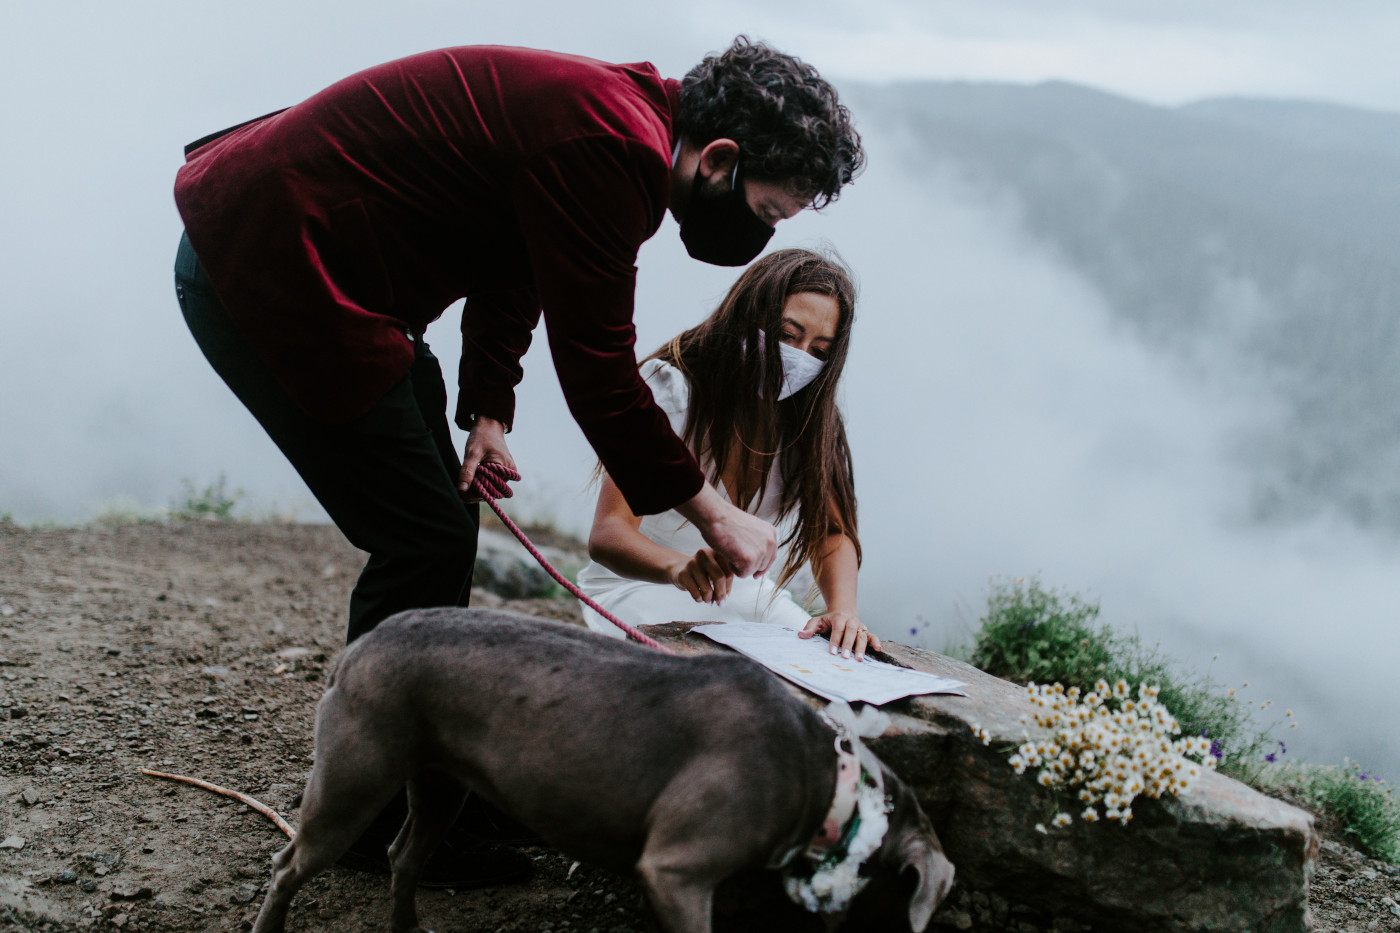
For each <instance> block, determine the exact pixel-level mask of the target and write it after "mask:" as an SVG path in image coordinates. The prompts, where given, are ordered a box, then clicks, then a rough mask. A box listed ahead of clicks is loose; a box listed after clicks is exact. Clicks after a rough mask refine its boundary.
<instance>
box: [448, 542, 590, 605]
mask: <svg viewBox="0 0 1400 933" xmlns="http://www.w3.org/2000/svg"><path fill="white" fill-rule="evenodd" d="M540 552H541V553H542V554H544V556H545V557H546V558H548V559H549V561H550V563H552V564H554V565H555V566H556V567H560V568H561V569H563V570H564V571H565V572H566V574H567V569H568V568H569V567H580V566H582V565H583V564H584V563H586V562H587V556H586V555H585V556H581V555H579V554H576V553H574V552H571V551H565V550H562V549H560V548H552V547H541V548H540ZM472 586H474V587H480V588H481V589H484V590H486V591H487V592H490V593H495V594H496V595H497V596H500V597H503V598H505V599H533V598H537V597H540V596H547V595H549V593H550V592H552V591H553V590H554V588H555V587H556V586H557V584H556V583H555V582H554V580H553V578H551V577H550V575H549V574H547V573H545V572H544V570H542V569H541V568H540V565H539V563H538V562H537V561H536V560H535V559H534V558H533V557H531V556H530V552H529V551H527V550H525V548H524V547H522V546H521V544H520V542H519V541H517V540H515V538H514V537H513V536H512V535H510V534H507V533H505V532H500V531H492V530H488V529H485V528H483V529H482V530H481V531H480V533H479V534H478V536H477V545H476V569H475V571H473V574H472Z"/></svg>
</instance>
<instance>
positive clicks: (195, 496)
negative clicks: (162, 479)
mask: <svg viewBox="0 0 1400 933" xmlns="http://www.w3.org/2000/svg"><path fill="white" fill-rule="evenodd" d="M242 497H243V490H241V489H236V490H234V491H233V492H229V490H228V477H226V476H224V474H222V473H220V474H219V478H218V479H216V480H215V481H214V482H212V483H210V484H209V485H208V486H205V487H204V488H203V489H199V490H197V489H195V486H194V484H193V483H191V482H190V481H189V480H188V479H183V480H181V481H180V496H179V498H177V499H175V500H173V501H172V502H171V505H170V516H171V518H180V519H203V520H205V521H227V520H228V519H230V518H232V517H233V509H234V506H236V505H238V500H239V499H241V498H242Z"/></svg>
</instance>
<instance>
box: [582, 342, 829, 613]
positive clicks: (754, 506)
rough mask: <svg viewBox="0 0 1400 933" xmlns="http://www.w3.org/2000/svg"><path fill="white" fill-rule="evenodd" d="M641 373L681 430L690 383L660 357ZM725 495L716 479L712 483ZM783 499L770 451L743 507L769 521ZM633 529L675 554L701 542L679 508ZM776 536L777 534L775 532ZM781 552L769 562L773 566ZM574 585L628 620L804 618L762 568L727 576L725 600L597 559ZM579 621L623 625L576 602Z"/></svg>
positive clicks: (706, 464)
mask: <svg viewBox="0 0 1400 933" xmlns="http://www.w3.org/2000/svg"><path fill="white" fill-rule="evenodd" d="M641 372H642V378H643V379H644V380H646V383H647V385H648V386H650V387H651V394H652V396H653V397H655V399H656V403H657V404H658V405H660V406H661V410H662V411H664V412H666V415H667V416H668V417H669V418H670V419H671V428H672V430H674V431H675V432H676V434H677V436H680V435H681V434H682V432H684V430H685V418H686V412H687V409H688V408H689V405H690V384H689V383H688V382H687V381H686V379H685V376H684V375H683V374H682V373H681V371H680V370H678V369H676V368H675V367H674V366H672V365H671V364H669V363H666V362H663V361H661V360H647V361H646V362H645V363H643V364H642V369H641ZM713 466H714V464H713V462H712V461H711V460H710V458H709V457H704V458H702V459H701V461H700V469H701V470H703V471H705V474H706V475H707V476H708V475H709V474H710V472H711V470H712V468H713ZM717 488H718V489H719V492H720V494H721V495H726V496H727V494H726V493H725V491H724V487H723V486H722V485H720V486H717ZM781 499H782V476H781V475H780V471H779V469H778V465H777V462H776V459H775V461H774V464H773V470H772V473H771V474H770V475H769V477H768V486H767V491H766V492H765V493H764V494H763V497H762V500H761V501H759V502H756V503H750V505H749V512H750V513H751V514H753V515H756V516H757V517H759V518H761V519H763V520H764V521H767V522H770V523H773V524H776V523H777V518H778V503H779V502H780V501H781ZM638 530H639V531H640V532H641V533H642V534H644V535H646V536H647V537H648V538H650V539H651V540H652V541H654V542H656V543H657V544H660V545H661V546H663V547H668V548H671V549H672V550H675V551H679V552H680V553H682V554H694V553H695V552H696V551H698V550H700V549H701V548H704V547H708V545H707V544H706V543H705V539H704V538H702V537H701V536H700V532H699V531H698V530H697V529H696V527H695V526H694V525H692V524H691V523H690V522H689V521H688V520H686V519H685V517H683V516H682V515H681V514H680V513H679V512H676V511H670V512H663V513H661V514H660V515H644V516H642V523H641V525H640V527H639V528H638ZM779 537H781V534H780V535H779ZM781 565H782V564H781V559H780V560H778V561H775V562H774V567H780V566H781ZM578 585H579V589H581V590H583V592H584V593H586V594H587V595H588V596H589V597H590V598H592V599H593V600H595V601H596V602H597V603H598V604H599V605H600V606H602V607H603V608H604V609H606V610H608V611H609V612H611V613H612V614H613V615H615V616H617V617H618V618H619V619H621V620H622V621H624V622H626V623H627V624H628V625H652V624H655V623H658V622H771V623H774V624H776V625H784V626H787V627H788V628H796V629H800V628H802V627H803V626H804V625H806V624H807V622H808V621H809V620H810V618H811V617H810V616H809V615H808V614H807V611H806V610H805V609H803V608H802V607H801V606H799V605H798V604H797V601H796V600H794V599H793V598H792V595H791V594H789V593H788V591H787V590H784V589H780V588H779V587H778V586H777V584H776V583H774V581H773V580H772V579H770V578H769V577H767V576H764V577H761V578H759V579H757V580H755V579H753V578H751V577H750V578H744V579H740V578H738V577H736V578H735V579H734V584H733V588H732V589H731V590H730V591H729V596H728V597H727V598H726V599H725V601H724V604H723V605H720V606H716V605H712V604H710V603H697V602H696V601H695V600H694V599H693V598H692V597H691V595H690V594H689V593H687V592H686V591H685V590H682V589H680V588H678V587H674V586H671V585H670V584H669V583H648V582H646V581H645V580H632V579H629V578H627V577H620V576H618V575H617V574H615V573H613V572H612V571H611V570H609V569H607V568H606V567H604V566H603V565H601V564H599V563H598V562H597V561H593V562H590V563H589V564H588V566H586V567H584V568H583V569H582V570H580V571H579V575H578ZM582 608H583V621H584V622H586V623H587V624H588V627H589V628H590V629H592V630H593V631H595V632H602V633H603V634H605V635H613V636H615V637H617V638H623V637H625V636H624V635H623V633H622V630H621V629H620V628H618V627H617V626H616V625H613V624H612V623H611V622H609V621H608V620H607V619H604V618H603V617H602V616H600V615H599V614H598V613H596V612H594V611H593V610H592V609H591V608H589V607H588V606H587V605H583V607H582Z"/></svg>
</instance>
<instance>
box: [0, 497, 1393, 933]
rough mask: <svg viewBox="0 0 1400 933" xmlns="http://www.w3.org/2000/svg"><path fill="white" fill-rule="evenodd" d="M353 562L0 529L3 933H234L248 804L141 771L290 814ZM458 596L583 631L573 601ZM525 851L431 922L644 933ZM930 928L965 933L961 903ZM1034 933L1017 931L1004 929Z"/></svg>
mask: <svg viewBox="0 0 1400 933" xmlns="http://www.w3.org/2000/svg"><path fill="white" fill-rule="evenodd" d="M556 543H557V542H556ZM362 559H363V557H362V555H361V554H360V552H358V551H356V550H355V549H354V548H352V547H351V546H350V545H349V544H348V543H346V541H345V540H344V538H342V537H341V535H340V534H339V532H337V531H336V530H335V529H334V528H330V527H326V526H315V525H274V524H244V523H207V524H206V523H172V524H122V525H112V526H105V527H104V526H101V525H95V526H90V527H84V528H75V529H26V528H22V527H20V526H17V525H14V524H13V523H8V522H3V523H0V742H3V745H0V931H3V930H6V929H14V928H18V929H22V930H42V931H54V933H57V931H70V930H90V929H95V930H102V929H114V928H115V929H123V930H142V931H161V933H164V931H169V933H176V931H179V933H184V931H205V930H207V931H225V930H229V931H235V930H245V929H248V928H249V927H250V921H251V919H252V917H253V915H254V913H255V911H256V909H257V906H258V905H259V903H260V902H261V899H262V894H263V892H264V890H265V884H266V879H267V873H268V857H269V856H270V855H271V854H272V853H273V852H274V851H275V850H276V849H277V848H279V847H280V846H282V845H283V844H284V843H285V839H284V837H283V836H282V835H281V833H279V832H278V831H277V830H276V828H275V827H274V826H273V825H272V824H271V822H269V821H268V820H267V819H266V818H265V817H263V816H261V815H259V814H257V813H255V812H253V811H251V810H249V809H247V808H246V807H244V806H242V805H241V804H238V803H235V802H233V801H231V800H227V799H225V798H222V797H218V796H215V795H212V794H210V793H208V792H206V791H203V790H199V789H196V788H193V787H188V786H185V785H175V784H171V783H169V782H165V781H160V780H156V779H152V778H149V777H145V776H143V775H142V774H141V773H140V769H141V768H148V769H153V770H161V771H171V772H176V773H180V774H187V775H191V776H195V777H199V778H203V779H205V780H208V781H212V782H214V783H216V784H220V785H223V786H225V787H229V788H234V789H238V790H242V791H244V792H246V793H249V794H252V795H253V796H254V797H257V798H258V799H260V800H262V801H263V802H264V803H267V804H269V805H270V806H272V807H274V808H275V809H278V810H279V811H281V812H284V813H287V814H288V815H292V814H291V813H290V812H289V811H291V809H292V808H291V803H292V801H293V798H294V796H295V795H296V794H297V792H298V791H299V790H300V789H301V786H302V784H303V783H304V781H305V778H306V774H307V771H308V769H309V767H310V759H309V755H310V752H311V727H312V717H313V714H314V709H315V703H316V700H317V698H318V697H319V695H320V693H321V690H322V687H323V683H324V679H325V675H326V672H327V670H328V665H329V664H330V662H331V660H332V659H333V658H334V656H335V654H336V652H337V651H338V649H339V648H340V646H341V645H342V644H343V641H344V615H345V605H346V601H347V598H348V594H349V590H350V587H351V585H352V584H353V582H354V579H355V576H356V574H357V573H358V570H359V567H360V564H361V562H362ZM474 599H475V600H476V604H477V605H503V606H505V607H507V608H511V609H516V610H518V611H523V612H529V613H532V614H535V615H542V616H548V617H551V618H560V619H570V620H573V621H577V620H578V615H577V610H576V608H575V606H574V604H573V603H572V601H567V602H566V601H550V600H521V601H513V602H506V601H504V600H502V599H500V598H499V597H497V596H494V595H493V594H490V593H477V594H475V595H474ZM524 851H525V852H526V853H527V854H528V855H530V856H531V857H532V858H533V859H534V860H535V866H536V870H535V873H534V877H533V878H532V879H531V880H529V881H528V882H525V883H522V884H517V885H509V886H503V887H499V888H494V889H489V890H478V891H459V892H449V891H421V892H420V894H419V909H420V912H421V914H422V918H423V922H424V924H425V925H426V926H429V927H433V928H436V929H438V930H440V931H448V930H470V931H477V930H481V931H504V933H523V931H530V933H575V931H577V933H589V931H595V933H630V931H634V930H637V931H640V930H643V929H646V928H647V918H646V914H645V910H644V909H643V907H642V905H641V901H640V897H639V894H638V891H637V888H636V887H635V886H634V885H633V884H632V883H631V881H630V880H628V879H624V878H620V877H617V876H613V875H609V874H606V873H603V872H600V871H597V870H594V869H592V868H589V867H588V866H578V865H575V864H574V863H573V862H571V861H570V860H569V859H567V858H565V857H564V856H562V855H560V854H558V853H556V852H552V851H549V850H546V849H526V850H524ZM1314 894H1315V896H1314V902H1313V911H1314V915H1315V917H1316V919H1317V929H1318V930H1321V931H1360V930H1389V931H1400V904H1397V901H1400V870H1397V869H1395V868H1394V866H1384V865H1381V864H1380V863H1377V862H1374V861H1368V860H1366V859H1364V858H1362V857H1361V856H1359V854H1357V853H1355V852H1353V851H1352V850H1350V849H1347V848H1345V847H1344V846H1341V845H1339V844H1337V843H1335V842H1329V843H1327V844H1326V845H1325V846H1324V849H1323V856H1322V859H1321V861H1320V865H1319V870H1318V875H1317V877H1316V879H1315V881H1314ZM967 901H968V899H967V897H966V896H964V897H961V898H959V900H958V903H959V904H965V903H967ZM387 910H388V881H387V878H385V877H383V876H375V875H367V874H361V873H356V872H350V871H346V870H344V869H340V868H335V869H332V870H330V871H328V872H326V873H324V874H323V875H321V876H320V877H319V878H317V879H316V880H315V881H313V882H312V883H311V884H310V885H309V886H308V887H307V888H306V889H305V890H304V891H303V893H302V894H301V895H300V896H299V897H298V899H297V900H296V901H295V902H294V904H293V907H292V915H291V921H290V923H289V925H288V926H289V929H291V930H299V931H323V930H324V931H337V933H339V931H360V930H365V931H371V930H372V931H379V930H382V929H384V928H385V923H386V918H387ZM936 919H937V921H938V924H937V925H938V926H939V927H940V928H944V929H949V928H958V929H970V928H976V927H974V926H973V925H972V922H971V918H970V916H969V912H968V911H964V910H960V909H957V905H956V904H954V905H950V908H949V909H948V910H945V911H943V912H941V913H940V915H939V917H938V918H936ZM1045 919H1048V918H1045ZM1048 926H1049V924H1048V923H1045V924H1042V923H1034V924H1033V923H1030V922H1028V921H1027V920H1026V918H1025V917H1024V916H1023V917H1022V918H1021V919H1020V920H1019V921H1017V926H1015V927H1014V929H1018V930H1036V929H1041V928H1048ZM779 928H782V927H781V925H779Z"/></svg>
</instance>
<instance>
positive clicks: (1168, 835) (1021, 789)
mask: <svg viewBox="0 0 1400 933" xmlns="http://www.w3.org/2000/svg"><path fill="white" fill-rule="evenodd" d="M693 624H695V623H670V624H667V625H658V626H648V627H647V631H648V633H650V634H652V635H653V636H655V637H656V638H657V639H658V640H659V641H661V642H662V643H663V644H666V645H668V646H669V647H671V648H673V649H674V650H676V651H678V652H682V653H708V652H715V651H726V650H728V649H726V648H723V647H721V646H720V645H717V644H715V643H714V642H712V641H710V640H709V639H706V638H704V637H703V636H700V635H690V634H687V633H688V631H689V629H690V628H691V626H692V625H693ZM887 649H888V650H887V652H886V658H887V659H888V660H891V661H893V662H895V663H897V664H901V665H904V666H907V667H911V668H915V669H917V670H922V671H928V672H929V673H931V674H938V675H941V676H944V677H952V678H954V679H956V680H960V681H962V682H963V683H965V684H967V693H968V696H967V697H954V696H928V697H917V698H912V699H909V700H903V701H900V702H898V703H893V704H890V705H889V706H886V707H885V711H886V712H888V713H891V714H892V715H891V718H892V724H891V726H890V728H889V729H887V730H886V732H885V734H884V735H883V736H881V737H880V738H877V739H873V740H871V741H870V742H869V744H870V746H871V748H872V749H874V751H875V752H876V754H878V755H879V756H880V757H881V758H882V759H883V760H884V761H885V762H886V763H887V764H888V765H889V766H890V767H891V768H893V769H894V770H895V771H896V772H897V773H898V774H899V775H900V776H901V777H902V778H903V779H904V780H905V781H906V782H908V783H909V784H910V785H911V786H912V787H913V788H914V791H915V793H916V794H917V795H918V798H919V802H920V804H921V805H922V806H923V807H924V809H925V810H926V811H927V812H928V814H929V816H930V817H931V818H932V819H933V822H934V826H935V827H936V828H937V830H938V834H939V837H940V838H941V839H942V841H943V845H944V848H945V849H946V851H947V854H948V857H949V858H950V859H952V861H953V864H954V865H955V866H956V867H957V872H958V880H959V882H960V884H962V885H965V886H968V887H970V888H972V889H974V890H982V891H987V892H990V893H993V894H996V895H1000V896H1002V897H1005V898H1006V899H1008V900H1010V901H1013V902H1015V903H1020V904H1025V905H1027V906H1029V907H1032V908H1035V909H1037V910H1039V911H1042V912H1044V913H1046V914H1048V915H1050V916H1053V917H1057V918H1065V919H1066V920H1075V921H1078V922H1080V923H1083V924H1088V925H1091V926H1092V927H1093V928H1094V929H1096V930H1132V931H1135V933H1137V931H1141V933H1158V931H1161V933H1167V931H1171V933H1178V931H1180V933H1185V931H1192V933H1194V931H1202V933H1203V931H1207V930H1209V931H1241V933H1243V931H1261V933H1262V931H1268V933H1293V931H1305V930H1309V929H1310V928H1311V923H1310V918H1309V914H1308V885H1309V882H1310V880H1311V878H1312V873H1313V866H1314V861H1315V859H1316V857H1317V852H1318V835H1317V833H1316V831H1315V830H1314V828H1313V821H1312V816H1311V815H1310V814H1308V813H1305V812H1304V811H1302V810H1299V809H1297V808H1295V807H1291V806H1289V805H1287V804H1285V803H1282V802H1280V801H1277V800H1274V799H1272V798H1270V797H1265V796H1264V795H1263V794H1260V793H1258V792H1256V791H1254V790H1252V789H1251V788H1249V787H1246V786H1245V785H1244V784H1241V783H1239V782H1238V781H1234V780H1231V779H1230V778H1227V777H1224V776H1222V775H1218V774H1215V773H1214V772H1206V773H1204V774H1203V775H1202V777H1201V778H1200V779H1199V780H1198V781H1197V782H1196V783H1195V784H1194V785H1193V786H1192V787H1191V788H1190V790H1188V791H1187V792H1186V793H1184V794H1182V795H1181V796H1179V797H1169V798H1163V799H1162V800H1152V799H1150V798H1146V797H1140V798H1138V799H1137V800H1136V801H1134V803H1133V821H1132V823H1130V824H1129V825H1127V826H1122V825H1119V824H1117V823H1110V822H1107V821H1103V822H1099V823H1084V822H1082V821H1076V822H1075V823H1073V824H1072V825H1070V826H1068V827H1066V828H1063V829H1052V830H1050V831H1049V832H1048V833H1042V832H1040V831H1038V830H1037V829H1036V824H1038V823H1041V824H1046V825H1048V824H1049V817H1050V816H1051V815H1052V813H1053V812H1054V801H1053V798H1052V797H1051V795H1050V792H1049V791H1048V790H1045V789H1044V788H1042V787H1040V786H1039V785H1038V784H1037V783H1036V781H1035V778H1034V776H1033V773H1032V772H1027V773H1026V774H1025V775H1020V776H1018V775H1017V774H1016V773H1015V772H1014V771H1012V769H1011V768H1010V766H1008V765H1007V763H1006V754H1005V753H1003V752H1001V751H998V748H1004V747H1006V746H1007V745H1008V744H1009V743H1019V742H1020V741H1021V740H1022V736H1023V734H1024V733H1025V732H1026V731H1027V727H1026V726H1025V725H1023V724H1022V722H1021V717H1022V716H1023V715H1026V716H1028V717H1031V718H1030V721H1032V722H1033V721H1034V720H1033V716H1032V711H1033V707H1032V706H1031V704H1030V702H1029V699H1028V698H1027V696H1026V693H1025V691H1024V690H1023V689H1022V688H1020V687H1018V686H1016V685H1014V684H1011V683H1008V682H1007V681H1004V680H1000V679H999V678H996V677H992V676H990V675H988V674H984V673H983V672H981V671H979V670H977V669H976V668H974V667H972V666H970V665H968V664H964V663H962V662H960V661H955V660H953V659H951V658H947V657H943V656H942V655H938V654H935V653H933V652H931V651H922V650H920V649H917V648H908V647H905V646H902V645H893V644H888V643H887ZM792 689H793V692H794V693H796V694H798V695H799V696H802V697H804V698H805V699H807V700H808V701H809V702H813V703H816V702H819V701H817V700H815V698H813V697H811V696H810V695H809V694H806V693H805V692H803V691H801V690H800V689H798V688H796V687H793V688H792ZM979 725H980V726H981V727H983V728H984V729H986V730H987V731H988V732H989V733H990V734H991V737H992V742H991V746H990V747H989V746H987V745H984V744H983V743H982V742H981V741H980V740H979V739H977V738H975V737H974V736H973V729H974V727H976V726H979ZM1029 734H1030V735H1031V736H1033V737H1039V735H1040V734H1041V730H1037V729H1036V728H1035V727H1034V726H1032V727H1030V729H1029ZM1078 809H1080V808H1079V807H1075V808H1073V809H1072V810H1071V812H1077V811H1078Z"/></svg>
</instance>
